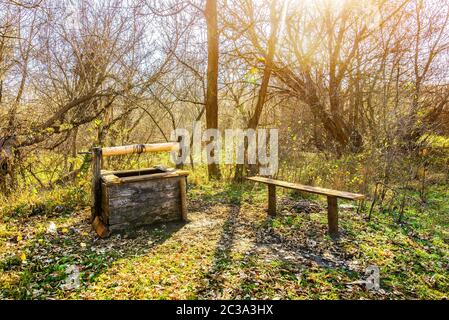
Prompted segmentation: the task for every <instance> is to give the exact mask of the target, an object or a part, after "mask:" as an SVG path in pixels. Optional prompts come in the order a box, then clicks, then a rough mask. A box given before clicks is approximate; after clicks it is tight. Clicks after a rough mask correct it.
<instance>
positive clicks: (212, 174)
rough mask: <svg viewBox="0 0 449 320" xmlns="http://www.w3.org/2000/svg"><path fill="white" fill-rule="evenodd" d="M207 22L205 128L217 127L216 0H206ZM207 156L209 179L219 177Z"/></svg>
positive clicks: (217, 170)
mask: <svg viewBox="0 0 449 320" xmlns="http://www.w3.org/2000/svg"><path fill="white" fill-rule="evenodd" d="M204 14H205V17H206V24H207V91H206V128H207V129H217V128H218V55H219V52H218V50H219V48H218V23H217V0H207V1H206V8H205V10H204ZM207 157H208V165H207V169H208V173H209V179H220V177H221V173H220V167H219V166H218V164H217V163H211V162H212V161H210V160H211V158H213V157H214V154H213V151H212V152H211V154H208V155H207Z"/></svg>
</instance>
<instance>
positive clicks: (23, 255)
mask: <svg viewBox="0 0 449 320" xmlns="http://www.w3.org/2000/svg"><path fill="white" fill-rule="evenodd" d="M20 260H22V262H25V261H26V260H27V255H26V254H25V252H22V254H21V255H20Z"/></svg>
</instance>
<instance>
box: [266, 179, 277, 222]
mask: <svg viewBox="0 0 449 320" xmlns="http://www.w3.org/2000/svg"><path fill="white" fill-rule="evenodd" d="M268 215H269V216H271V217H275V216H276V186H274V185H272V184H269V185H268Z"/></svg>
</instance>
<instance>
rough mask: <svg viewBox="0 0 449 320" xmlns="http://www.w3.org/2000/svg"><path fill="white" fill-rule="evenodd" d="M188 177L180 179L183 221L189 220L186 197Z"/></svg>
mask: <svg viewBox="0 0 449 320" xmlns="http://www.w3.org/2000/svg"><path fill="white" fill-rule="evenodd" d="M186 190H187V187H186V177H181V179H180V180H179V193H180V200H181V217H182V220H183V221H187V199H186Z"/></svg>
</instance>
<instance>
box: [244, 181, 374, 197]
mask: <svg viewBox="0 0 449 320" xmlns="http://www.w3.org/2000/svg"><path fill="white" fill-rule="evenodd" d="M247 179H248V180H252V181H255V182H261V183H265V184H268V185H275V186H279V187H284V188H288V189H294V190H299V191H305V192H310V193H315V194H320V195H325V196H331V197H336V198H343V199H348V200H362V199H364V198H365V196H364V195H363V194H359V193H351V192H345V191H338V190H332V189H326V188H320V187H312V186H306V185H303V184H299V183H291V182H286V181H280V180H274V179H269V178H264V177H248V178H247Z"/></svg>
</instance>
